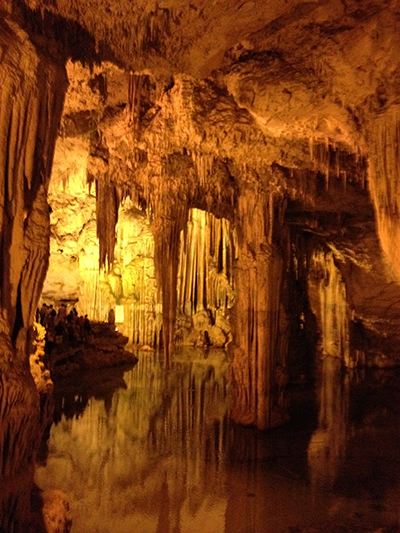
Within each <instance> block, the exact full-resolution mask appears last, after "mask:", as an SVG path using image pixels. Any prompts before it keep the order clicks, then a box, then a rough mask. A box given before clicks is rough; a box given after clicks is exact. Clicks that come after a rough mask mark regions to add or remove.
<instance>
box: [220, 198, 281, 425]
mask: <svg viewBox="0 0 400 533" xmlns="http://www.w3.org/2000/svg"><path fill="white" fill-rule="evenodd" d="M281 200H282V199H281V198H280V197H279V196H275V195H274V193H266V192H264V191H262V190H259V189H257V190H251V189H246V190H245V191H243V193H242V194H241V196H240V198H239V224H238V225H239V228H238V241H239V251H238V259H237V262H236V264H235V274H236V275H235V283H236V291H237V302H236V304H235V306H234V308H233V313H232V332H233V340H234V344H233V346H232V347H231V350H232V355H233V361H232V367H231V374H232V381H233V388H234V405H233V408H232V416H233V419H234V420H235V421H237V422H239V423H242V424H250V425H255V426H257V427H258V428H260V429H265V428H269V427H273V426H275V425H277V424H279V423H282V421H283V420H284V419H285V405H284V395H283V391H284V388H285V384H286V379H287V373H286V352H287V344H286V342H285V341H283V342H281V339H280V337H282V339H285V337H286V335H285V330H286V317H285V311H284V308H283V306H282V273H283V257H282V252H281V251H280V249H279V248H278V246H277V243H276V242H274V238H273V235H274V225H275V224H277V223H278V221H279V220H280V216H281V214H282V210H283V205H282V201H281Z"/></svg>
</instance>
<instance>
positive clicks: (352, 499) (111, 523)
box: [36, 350, 400, 533]
mask: <svg viewBox="0 0 400 533" xmlns="http://www.w3.org/2000/svg"><path fill="white" fill-rule="evenodd" d="M75 381H76V380H75ZM92 381H93V382H92V384H91V385H90V387H89V388H88V387H87V385H84V384H83V382H80V383H76V382H75V383H74V382H73V381H72V382H70V383H69V384H67V385H66V386H65V387H64V389H63V390H60V391H59V392H58V393H57V394H58V396H57V411H58V415H57V423H56V424H55V425H54V426H53V427H52V430H51V434H50V437H49V441H48V454H47V459H46V460H45V462H44V463H43V464H42V465H41V466H39V467H38V469H37V474H36V480H37V483H38V484H39V486H40V487H42V488H53V487H55V488H60V489H62V490H65V491H66V492H67V494H68V497H69V499H70V503H71V507H72V513H73V516H74V522H73V528H72V531H73V533H95V532H96V533H126V532H128V531H136V532H139V533H147V532H149V533H150V532H151V533H179V532H181V533H199V532H201V533H279V532H289V531H305V530H306V529H307V528H311V527H313V528H318V529H313V531H327V532H328V531H329V532H331V533H332V532H335V531H342V532H346V531H350V530H352V531H374V529H373V528H378V527H381V528H383V529H382V531H393V532H394V531H397V529H393V528H397V527H398V525H399V520H398V516H399V503H398V502H399V498H398V496H399V495H400V494H399V492H400V477H399V478H398V480H397V481H395V480H394V479H393V476H392V481H391V485H390V486H389V487H386V488H385V491H384V492H383V493H382V494H381V496H380V497H379V499H378V500H374V501H373V502H372V501H371V499H370V497H369V494H366V493H365V492H364V493H363V492H361V493H359V494H354V493H351V491H350V488H351V487H352V483H353V481H355V483H356V485H357V479H358V477H357V476H360V469H361V471H362V469H363V468H364V467H365V466H366V465H365V464H364V465H363V463H362V462H360V458H361V457H362V449H359V447H358V444H359V441H358V440H357V438H356V437H357V435H358V437H359V438H361V437H360V435H363V437H362V438H361V440H362V441H363V444H364V445H365V444H366V443H367V441H368V439H366V437H365V435H366V432H368V427H367V425H366V423H367V422H368V420H369V421H370V418H369V417H370V415H371V412H374V413H375V410H374V409H375V407H373V405H375V404H372V403H371V404H370V405H369V406H368V404H366V403H365V402H361V404H359V403H357V401H356V400H355V398H353V397H352V394H353V395H354V394H356V397H358V395H360V394H361V396H362V395H363V394H365V390H370V389H368V386H367V385H365V384H360V383H359V384H356V385H355V387H353V384H352V383H351V380H350V379H349V377H348V376H346V375H345V374H343V373H342V371H341V370H340V368H338V367H337V365H336V361H326V363H325V364H324V365H323V367H322V368H321V373H320V381H319V391H320V394H319V406H318V410H316V409H315V406H313V404H312V400H313V398H314V399H315V397H314V396H313V392H312V391H307V390H304V389H301V388H299V389H296V390H293V391H292V394H291V395H292V421H291V423H290V424H288V425H287V426H286V427H285V428H279V429H276V430H274V431H270V432H266V433H262V432H257V431H254V430H251V429H245V428H241V427H238V426H235V425H233V424H232V423H230V421H229V390H228V384H227V361H226V360H225V354H224V353H223V352H218V351H210V353H209V354H208V357H207V358H206V357H205V355H204V354H203V353H202V352H195V351H194V350H191V351H190V352H183V353H181V354H178V356H177V357H176V362H175V364H174V366H173V368H172V370H171V371H169V372H166V371H165V370H164V369H163V366H162V364H161V362H160V359H159V357H158V355H157V354H153V353H141V354H140V358H139V363H138V365H137V366H136V367H135V368H133V369H131V370H129V371H125V372H124V373H123V374H122V373H121V372H119V373H118V371H116V373H114V371H110V370H107V371H105V373H98V374H96V375H95V376H94V378H93V380H92ZM85 383H87V379H85ZM96 383H97V385H96ZM363 383H364V382H363ZM377 383H380V382H379V380H378V381H377ZM376 386H377V387H378V388H379V385H376ZM352 387H353V388H352ZM391 390H392V392H393V393H395V388H392V389H391ZM388 394H389V393H388ZM396 399H397V398H396ZM389 404H390V405H391V406H392V404H391V403H390V401H389V396H388V399H387V405H389ZM399 404H400V403H399ZM310 406H311V407H310ZM354 406H356V407H354ZM369 408H370V409H369ZM390 409H392V407H390ZM378 412H379V413H381V414H382V411H381V409H380V408H379V409H378ZM388 412H389V407H388V408H387V413H388ZM314 413H315V415H314ZM317 413H319V415H318V416H317ZM376 416H378V415H376ZM389 418H390V421H391V423H394V418H393V412H392V415H391V416H390V417H389ZM374 420H375V419H374ZM381 421H382V420H381ZM369 423H370V422H369ZM396 424H397V430H396V431H397V432H398V430H399V422H398V421H397V422H396ZM349 427H352V428H353V429H352V431H351V432H350V431H349ZM385 427H386V426H385ZM375 434H376V431H375ZM395 435H396V436H398V435H397V434H396V432H395ZM383 437H384V439H386V445H389V446H390V449H391V451H392V454H393V455H392V457H391V460H392V461H397V462H398V464H400V451H399V450H398V449H397V455H396V453H395V448H396V442H398V441H394V440H393V438H391V437H390V436H389V435H388V433H387V432H384V434H383ZM375 444H376V443H375ZM380 449H382V445H381V447H380ZM349 450H350V451H351V456H349ZM368 451H369V454H370V457H369V458H368V461H367V462H368V464H372V463H373V462H374V461H375V459H376V456H377V452H376V451H374V450H373V449H372V448H371V446H369V447H368ZM355 458H356V461H355V462H354V460H355ZM379 464H380V465H381V463H379ZM356 465H357V466H356ZM381 466H382V465H381ZM357 468H358V469H357ZM369 474H371V476H373V475H375V474H376V476H377V478H376V483H377V484H378V485H379V486H383V485H382V483H383V480H380V479H379V476H385V475H386V474H387V472H386V471H385V469H384V468H383V467H381V468H380V469H378V470H377V471H376V472H375V474H373V473H371V472H369V470H368V468H367V471H364V473H363V474H362V475H363V476H364V475H369ZM386 489H387V490H386ZM335 527H336V528H337V529H335ZM340 528H341V529H340ZM343 528H347V529H343ZM351 528H352V529H351ZM357 528H358V529H357ZM384 528H386V529H384Z"/></svg>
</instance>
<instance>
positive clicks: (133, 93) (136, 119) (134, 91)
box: [128, 72, 144, 136]
mask: <svg viewBox="0 0 400 533" xmlns="http://www.w3.org/2000/svg"><path fill="white" fill-rule="evenodd" d="M143 81H144V76H142V75H140V74H135V73H134V72H131V73H130V75H129V87H128V113H129V119H130V125H131V127H132V129H133V131H134V133H135V135H136V136H138V135H140V118H141V98H142V94H141V93H142V88H143Z"/></svg>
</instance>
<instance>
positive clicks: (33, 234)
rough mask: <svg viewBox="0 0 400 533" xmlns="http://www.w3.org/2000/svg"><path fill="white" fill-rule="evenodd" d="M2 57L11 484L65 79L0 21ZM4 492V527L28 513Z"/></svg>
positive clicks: (2, 420)
mask: <svg viewBox="0 0 400 533" xmlns="http://www.w3.org/2000/svg"><path fill="white" fill-rule="evenodd" d="M0 51H1V53H0V58H1V59H0V257H1V265H0V458H1V459H0V482H1V483H5V484H7V483H8V484H9V483H10V480H12V479H13V478H14V477H16V476H17V477H18V476H20V474H21V473H22V472H27V471H31V468H30V464H31V462H32V460H33V456H34V453H35V450H36V447H37V445H38V440H39V435H40V417H39V415H40V413H39V399H38V394H37V391H36V388H35V385H34V382H33V378H32V376H31V374H30V370H29V357H28V355H29V349H30V348H29V341H30V335H29V332H30V331H31V330H32V324H33V318H34V313H35V310H36V306H37V303H38V299H39V296H40V292H41V288H42V284H43V280H44V277H45V275H46V270H47V266H48V258H49V208H48V205H47V187H48V183H49V177H50V171H51V165H52V159H53V153H54V146H55V140H56V135H57V129H58V124H59V121H60V117H61V112H62V107H63V101H64V94H65V90H66V87H67V78H66V74H65V70H64V67H63V66H62V65H56V64H54V63H52V62H51V61H50V60H47V59H45V58H43V57H41V56H40V55H39V54H38V52H37V51H36V49H35V48H34V46H33V45H32V44H31V43H30V41H29V38H28V36H27V35H26V34H25V33H24V32H23V31H22V30H21V29H19V28H18V27H16V26H15V25H14V24H13V23H11V22H10V23H7V22H6V21H1V22H0ZM6 492H7V491H5V492H4V493H3V492H2V491H1V490H0V526H1V527H4V528H5V529H7V528H9V527H10V524H11V523H12V521H13V516H10V512H11V511H10V510H11V509H14V510H15V511H13V512H15V514H18V513H19V512H21V510H23V512H24V513H28V512H29V501H25V502H22V503H21V502H20V501H18V499H19V498H20V497H23V494H25V496H26V497H28V496H29V492H28V491H26V492H25V493H22V496H21V495H20V494H18V492H11V493H10V492H8V493H7V494H8V495H7V499H6V500H4V499H3V498H2V497H3V494H6ZM4 497H5V496H4ZM10 498H11V500H12V499H13V498H14V500H15V501H14V503H12V502H11V500H10ZM6 509H8V510H9V511H10V512H8V511H6ZM14 518H15V520H16V522H15V524H16V525H15V528H14V529H12V530H13V531H26V529H24V526H23V521H24V517H22V518H21V517H18V519H17V517H14ZM3 521H4V524H3Z"/></svg>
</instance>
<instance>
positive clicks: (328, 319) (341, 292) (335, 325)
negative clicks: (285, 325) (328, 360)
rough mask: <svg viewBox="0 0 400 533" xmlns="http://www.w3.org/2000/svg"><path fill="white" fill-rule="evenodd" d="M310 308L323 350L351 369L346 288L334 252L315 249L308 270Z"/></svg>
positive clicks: (325, 353) (324, 353) (322, 351)
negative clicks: (317, 326)
mask: <svg viewBox="0 0 400 533" xmlns="http://www.w3.org/2000/svg"><path fill="white" fill-rule="evenodd" d="M308 287H309V297H310V302H311V309H312V311H313V313H314V314H315V315H316V317H317V321H318V324H319V328H320V336H321V337H320V350H321V353H322V355H323V356H325V355H330V356H333V357H337V358H339V359H341V360H342V361H343V363H344V364H345V365H346V366H347V367H352V366H353V363H352V359H351V355H350V342H349V309H348V304H347V299H346V287H345V284H344V281H343V279H342V276H341V274H340V271H339V269H338V268H337V266H336V265H335V260H334V255H333V252H332V251H331V250H323V249H321V248H317V249H315V250H314V252H313V255H312V258H311V261H310V270H309V280H308Z"/></svg>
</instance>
